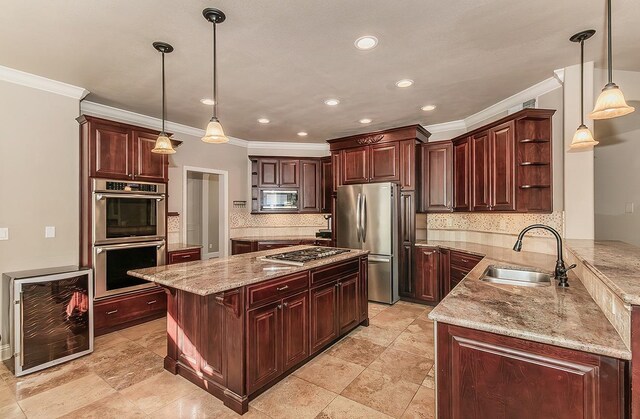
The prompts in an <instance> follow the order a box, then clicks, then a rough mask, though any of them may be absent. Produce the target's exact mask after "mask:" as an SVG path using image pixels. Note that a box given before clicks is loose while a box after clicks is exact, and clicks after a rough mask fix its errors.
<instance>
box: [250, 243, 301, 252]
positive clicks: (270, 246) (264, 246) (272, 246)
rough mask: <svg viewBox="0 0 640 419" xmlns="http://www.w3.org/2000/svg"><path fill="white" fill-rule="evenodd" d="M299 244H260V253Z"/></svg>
mask: <svg viewBox="0 0 640 419" xmlns="http://www.w3.org/2000/svg"><path fill="white" fill-rule="evenodd" d="M298 243H299V242H284V241H283V242H258V251H260V250H270V249H280V248H283V247H291V246H297V245H298Z"/></svg>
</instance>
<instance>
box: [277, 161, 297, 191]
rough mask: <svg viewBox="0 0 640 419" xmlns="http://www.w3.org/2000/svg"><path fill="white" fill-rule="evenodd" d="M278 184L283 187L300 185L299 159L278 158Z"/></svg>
mask: <svg viewBox="0 0 640 419" xmlns="http://www.w3.org/2000/svg"><path fill="white" fill-rule="evenodd" d="M280 186H281V187H283V188H297V187H298V186H300V160H280Z"/></svg>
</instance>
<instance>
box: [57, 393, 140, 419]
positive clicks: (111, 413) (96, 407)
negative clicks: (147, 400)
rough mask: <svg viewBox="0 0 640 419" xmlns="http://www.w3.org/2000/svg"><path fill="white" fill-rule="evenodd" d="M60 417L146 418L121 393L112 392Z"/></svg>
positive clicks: (72, 418) (68, 418)
mask: <svg viewBox="0 0 640 419" xmlns="http://www.w3.org/2000/svg"><path fill="white" fill-rule="evenodd" d="M62 417H63V418H64V419H122V418H127V419H129V418H131V419H137V418H146V417H147V415H145V414H144V413H143V412H142V411H141V410H140V409H138V408H137V407H136V406H135V405H134V404H133V403H131V402H130V401H129V400H127V399H126V398H125V397H123V396H122V395H121V394H118V393H113V394H110V395H108V396H107V397H103V398H101V399H100V400H97V401H95V402H93V403H91V404H89V405H87V406H83V407H81V408H79V409H76V410H74V411H73V412H71V413H69V414H67V415H64V416H62Z"/></svg>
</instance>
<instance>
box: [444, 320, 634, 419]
mask: <svg viewBox="0 0 640 419" xmlns="http://www.w3.org/2000/svg"><path fill="white" fill-rule="evenodd" d="M436 335H437V357H438V359H437V364H436V365H437V371H436V375H437V381H438V387H437V406H438V407H437V409H438V412H437V415H438V418H443V419H449V418H451V419H457V418H460V419H462V418H464V419H474V418H496V419H500V418H504V419H506V418H523V419H528V418H531V419H534V418H558V419H565V418H566V419H577V418H585V419H586V418H612V419H613V418H624V417H626V416H627V413H628V412H627V411H626V410H627V409H626V405H627V400H626V395H625V390H624V389H625V387H626V385H625V375H626V374H625V370H626V368H627V363H626V362H625V361H622V360H618V359H614V358H609V357H606V356H601V355H595V354H590V353H586V352H580V351H576V350H571V349H566V348H560V347H557V346H552V345H546V344H542V343H537V342H531V341H527V340H522V339H517V338H512V337H507V336H502V335H496V334H493V333H489V332H483V331H478V330H472V329H467V328H463V327H458V326H452V325H448V324H445V323H441V322H438V323H437V325H436Z"/></svg>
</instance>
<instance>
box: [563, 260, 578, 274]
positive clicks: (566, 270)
mask: <svg viewBox="0 0 640 419" xmlns="http://www.w3.org/2000/svg"><path fill="white" fill-rule="evenodd" d="M576 266H577V265H576V264H575V263H574V264H572V265H570V266H569V267H567V268H565V267H562V272H563V273H565V274H566V273H567V272H569V271H570V270H571V269H573V268H575V267H576Z"/></svg>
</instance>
